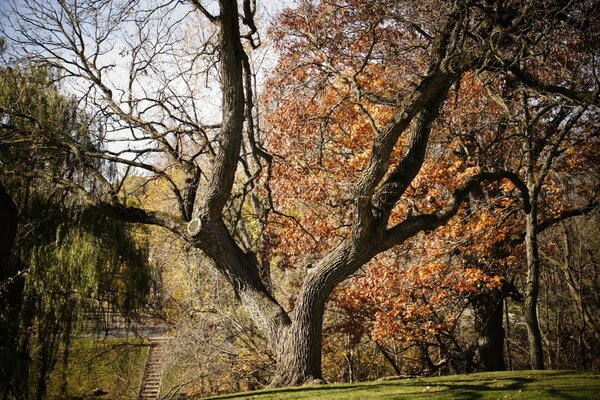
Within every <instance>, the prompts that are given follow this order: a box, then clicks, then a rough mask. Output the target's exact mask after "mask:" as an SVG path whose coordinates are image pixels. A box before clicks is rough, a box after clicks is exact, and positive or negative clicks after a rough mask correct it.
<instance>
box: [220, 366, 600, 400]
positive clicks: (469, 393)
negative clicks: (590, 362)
mask: <svg viewBox="0 0 600 400" xmlns="http://www.w3.org/2000/svg"><path fill="white" fill-rule="evenodd" d="M211 398H212V399H256V400H267V399H348V400H351V399H390V400H393V399H411V400H412V399H415V400H424V399H427V400H434V399H460V400H475V399H482V400H485V399H531V400H533V399H535V400H538V399H567V400H568V399H594V400H595V399H600V371H583V372H581V371H510V372H486V373H478V374H470V375H453V376H441V377H432V378H413V379H403V380H397V381H377V382H365V383H356V384H333V385H322V386H304V387H299V388H286V389H277V390H261V391H256V392H248V393H241V394H236V395H228V396H219V397H211Z"/></svg>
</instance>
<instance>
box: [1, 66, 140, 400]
mask: <svg viewBox="0 0 600 400" xmlns="http://www.w3.org/2000/svg"><path fill="white" fill-rule="evenodd" d="M57 78H58V77H57V76H56V74H55V73H54V72H53V71H50V70H48V69H45V68H38V67H30V68H24V69H17V68H4V69H0V180H1V181H2V183H3V185H4V186H5V187H6V189H7V192H8V193H9V194H10V195H11V197H12V198H13V200H14V201H15V203H16V204H17V206H18V209H19V218H18V219H19V233H18V238H17V243H16V245H15V250H14V251H13V253H15V254H14V256H15V257H13V258H14V262H15V263H18V264H19V266H18V268H15V269H18V270H19V271H25V273H21V275H20V276H21V277H24V278H19V280H18V282H19V284H20V286H19V290H16V291H15V290H12V292H11V299H10V301H9V303H10V304H9V306H7V308H6V310H4V309H3V310H0V311H1V312H2V313H3V314H6V316H8V315H12V316H13V317H11V318H10V319H9V318H4V317H5V315H2V318H1V319H0V320H2V321H8V322H7V324H8V325H10V326H7V328H6V329H7V332H9V334H6V335H4V336H3V338H2V341H1V342H0V367H1V368H0V383H1V385H0V398H32V397H37V398H41V397H42V396H44V394H45V393H46V379H47V376H48V374H49V373H50V372H51V371H52V370H53V369H54V367H55V364H56V363H57V361H58V360H59V358H60V352H61V351H62V359H63V363H64V362H67V361H68V358H69V351H70V342H71V337H72V334H73V333H74V332H76V331H77V329H78V328H80V327H81V326H82V323H83V322H84V320H85V316H86V313H87V312H90V311H93V310H94V309H96V308H98V307H104V306H106V305H109V306H110V307H112V308H113V309H117V310H118V311H119V312H120V313H121V314H122V315H123V316H124V317H125V318H126V320H127V321H132V320H133V319H135V318H136V315H137V313H138V311H139V310H140V309H141V307H142V306H143V305H144V304H145V300H146V299H147V297H148V294H149V291H150V281H151V275H150V267H149V264H148V250H147V247H148V246H147V242H146V240H145V239H143V237H144V231H142V230H134V229H133V228H132V227H130V226H127V225H125V224H123V223H120V222H117V221H114V220H110V219H108V218H107V217H106V216H104V215H102V214H101V213H100V212H99V211H98V210H96V209H93V208H89V207H87V206H85V203H84V202H83V201H82V199H81V198H79V197H78V196H77V193H75V192H74V191H73V190H72V189H70V187H69V186H62V185H60V184H59V185H57V183H59V182H61V180H63V179H64V180H65V181H66V180H69V181H72V182H76V183H77V184H79V185H82V186H84V187H87V188H93V187H95V185H97V184H98V183H97V180H96V178H95V177H94V175H92V174H86V173H85V172H84V171H85V169H84V168H85V166H92V167H94V168H100V167H101V165H98V164H97V163H98V162H97V161H91V160H88V159H84V158H82V157H81V155H80V153H79V152H78V149H86V150H93V149H95V148H98V147H99V146H101V140H102V135H101V134H100V133H99V132H101V131H100V130H96V129H95V128H94V125H93V123H92V121H91V119H90V118H88V116H87V115H86V114H85V113H84V112H82V111H81V110H79V108H78V106H77V103H76V101H75V100H74V99H72V98H69V97H66V96H65V95H63V94H62V93H61V91H60V87H59V86H58V84H57V83H55V82H57ZM94 163H96V164H94ZM92 191H93V190H92ZM7 279H12V278H11V277H5V276H0V282H1V283H4V281H5V280H7ZM15 287H16V285H15ZM6 293H8V291H6ZM0 294H1V293H0ZM61 343H62V345H61ZM60 346H62V347H60ZM59 347H60V348H59ZM60 349H62V350H60Z"/></svg>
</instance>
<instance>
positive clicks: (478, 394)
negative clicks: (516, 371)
mask: <svg viewBox="0 0 600 400" xmlns="http://www.w3.org/2000/svg"><path fill="white" fill-rule="evenodd" d="M534 380H535V379H531V378H515V377H511V378H506V379H498V378H494V379H481V380H479V379H476V380H472V381H468V382H456V381H453V380H442V381H435V382H414V383H407V384H404V385H403V386H416V387H419V388H421V387H423V386H424V385H426V386H425V389H423V390H421V391H419V392H411V393H396V394H389V395H386V396H385V398H386V399H411V398H414V397H416V396H421V397H424V396H428V395H429V396H441V395H445V394H451V396H452V399H456V400H477V399H482V398H485V397H487V396H486V393H488V392H505V391H506V392H514V391H518V390H523V389H525V388H526V387H527V384H529V383H531V382H533V381H534ZM509 382H510V383H509Z"/></svg>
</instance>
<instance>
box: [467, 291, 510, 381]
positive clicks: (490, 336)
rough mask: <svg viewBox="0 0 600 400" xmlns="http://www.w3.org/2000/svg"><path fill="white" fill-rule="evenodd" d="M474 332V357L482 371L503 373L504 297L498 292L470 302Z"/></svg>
mask: <svg viewBox="0 0 600 400" xmlns="http://www.w3.org/2000/svg"><path fill="white" fill-rule="evenodd" d="M471 304H472V305H473V311H474V314H475V331H476V332H477V334H478V338H477V350H476V355H477V357H478V358H479V363H480V367H481V369H482V370H483V371H504V370H506V364H505V363H504V328H503V326H502V318H503V310H504V296H503V294H502V292H501V291H500V290H489V291H484V292H482V293H479V294H477V295H476V296H475V297H474V298H473V299H472V300H471Z"/></svg>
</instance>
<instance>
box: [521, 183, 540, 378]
mask: <svg viewBox="0 0 600 400" xmlns="http://www.w3.org/2000/svg"><path fill="white" fill-rule="evenodd" d="M531 192H532V191H531ZM530 197H531V199H532V201H531V210H530V212H529V213H528V214H527V216H526V218H527V220H526V226H525V249H526V253H527V289H526V292H525V324H526V325H527V333H528V336H529V354H530V357H531V368H532V369H544V352H543V347H542V334H541V331H540V325H539V322H538V316H537V304H538V294H539V286H540V258H539V251H538V241H537V204H536V203H537V202H536V201H535V200H536V196H534V195H531V194H530Z"/></svg>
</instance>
